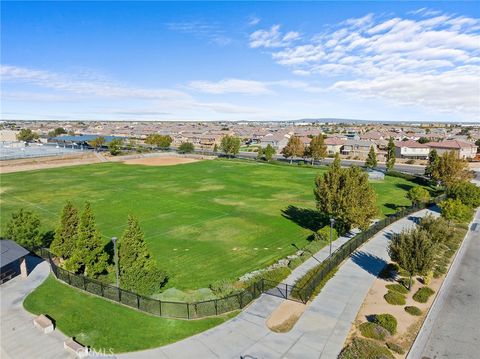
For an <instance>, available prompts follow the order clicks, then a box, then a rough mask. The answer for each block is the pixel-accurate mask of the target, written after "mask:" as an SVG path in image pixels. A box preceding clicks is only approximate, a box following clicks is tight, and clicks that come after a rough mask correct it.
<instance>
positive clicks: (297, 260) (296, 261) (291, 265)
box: [288, 257, 303, 270]
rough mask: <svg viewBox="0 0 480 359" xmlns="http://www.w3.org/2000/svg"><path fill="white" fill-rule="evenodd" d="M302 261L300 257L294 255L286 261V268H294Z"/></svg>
mask: <svg viewBox="0 0 480 359" xmlns="http://www.w3.org/2000/svg"><path fill="white" fill-rule="evenodd" d="M302 263H303V260H302V258H300V257H295V258H293V259H292V260H291V261H290V262H288V268H290V269H291V270H294V269H295V268H297V267H298V266H299V265H300V264H302Z"/></svg>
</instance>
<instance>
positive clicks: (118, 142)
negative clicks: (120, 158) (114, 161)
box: [108, 138, 123, 156]
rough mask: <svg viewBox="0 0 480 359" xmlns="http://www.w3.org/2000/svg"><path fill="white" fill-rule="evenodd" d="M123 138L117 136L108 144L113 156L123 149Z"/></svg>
mask: <svg viewBox="0 0 480 359" xmlns="http://www.w3.org/2000/svg"><path fill="white" fill-rule="evenodd" d="M122 146H123V140H122V139H121V138H115V139H113V140H112V141H110V143H109V144H108V151H109V152H110V154H111V155H112V156H117V155H119V154H120V152H121V151H122Z"/></svg>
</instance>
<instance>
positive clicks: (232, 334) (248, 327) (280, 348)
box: [118, 210, 434, 359]
mask: <svg viewBox="0 0 480 359" xmlns="http://www.w3.org/2000/svg"><path fill="white" fill-rule="evenodd" d="M427 213H434V212H432V211H429V210H422V211H420V212H417V213H415V214H412V215H411V216H410V217H408V218H405V219H402V220H400V221H397V222H395V223H394V224H392V225H391V226H389V227H387V228H385V229H384V230H383V231H381V232H379V233H378V234H377V235H376V236H375V237H373V238H372V239H371V240H370V241H369V242H367V243H366V244H365V245H364V246H362V247H361V248H360V250H358V251H357V252H355V253H354V254H353V255H352V257H351V258H349V259H348V260H346V261H345V262H344V263H343V265H342V266H341V267H340V268H339V270H338V272H337V274H336V275H335V276H334V277H333V278H332V279H331V280H330V281H328V282H327V284H326V285H325V287H324V288H323V289H322V291H321V292H320V294H319V295H318V296H317V297H316V298H315V299H314V300H313V301H312V302H311V303H310V305H309V306H308V307H307V309H306V311H305V313H304V314H303V315H302V317H301V318H300V319H299V321H298V322H297V324H296V325H295V327H294V328H293V329H292V330H291V331H290V332H288V333H283V334H280V333H274V332H271V331H270V330H269V329H268V328H267V327H266V325H265V321H266V320H267V318H268V317H269V316H270V314H271V313H272V312H273V311H274V310H275V309H276V308H277V307H278V305H280V303H282V301H283V299H280V298H277V297H273V296H269V295H265V294H264V295H262V296H261V297H260V298H259V299H258V300H257V301H255V302H254V303H252V304H251V305H250V306H249V307H248V308H246V309H245V310H244V311H243V312H242V313H240V314H239V315H238V316H237V317H236V318H234V319H232V320H230V321H228V322H226V323H224V324H222V325H220V326H218V327H215V328H212V329H210V330H208V331H206V332H203V333H200V334H198V335H195V336H193V337H190V338H187V339H185V340H182V341H180V342H177V343H173V344H170V345H167V346H164V347H161V348H156V349H152V350H146V351H142V352H135V353H127V354H123V355H118V357H119V358H160V359H166V358H182V359H183V358H185V359H187V358H204V359H209V358H222V359H223V358H232V359H233V358H236V359H238V358H240V356H243V357H245V358H258V359H260V358H261V359H276V358H292V359H293V358H302V359H309V358H312V359H313V358H315V359H318V358H322V359H331V358H336V357H337V355H338V354H339V352H340V351H341V349H342V347H343V343H344V342H345V339H346V337H347V335H348V332H349V330H350V327H351V325H352V322H353V321H354V320H355V317H356V315H357V313H358V310H359V309H360V306H361V305H362V303H363V300H364V298H365V296H366V295H367V293H368V291H369V289H370V287H371V285H372V284H373V282H374V280H375V278H376V276H377V275H378V273H379V272H380V270H381V269H382V268H383V266H384V265H385V264H386V261H387V260H388V254H387V245H388V241H389V238H391V235H392V233H397V232H399V231H401V230H403V229H405V228H409V227H411V226H414V225H415V223H416V221H417V220H418V217H423V216H425V215H426V214H427ZM322 251H323V252H322ZM322 251H320V252H322V253H323V254H322V253H318V256H320V255H324V254H325V252H327V251H328V248H324V249H323V250H322Z"/></svg>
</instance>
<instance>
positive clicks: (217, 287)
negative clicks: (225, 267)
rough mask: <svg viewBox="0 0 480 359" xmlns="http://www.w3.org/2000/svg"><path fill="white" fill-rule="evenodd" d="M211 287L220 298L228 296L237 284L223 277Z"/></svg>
mask: <svg viewBox="0 0 480 359" xmlns="http://www.w3.org/2000/svg"><path fill="white" fill-rule="evenodd" d="M210 289H211V291H212V292H213V293H215V295H216V296H217V297H219V298H222V297H226V296H227V295H229V294H232V293H233V292H234V291H235V286H234V285H233V283H232V282H230V281H229V280H227V279H221V280H217V281H215V282H213V283H212V284H210Z"/></svg>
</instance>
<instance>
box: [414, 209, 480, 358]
mask: <svg viewBox="0 0 480 359" xmlns="http://www.w3.org/2000/svg"><path fill="white" fill-rule="evenodd" d="M479 258H480V209H479V210H477V212H476V216H475V219H474V222H473V224H472V226H471V227H470V231H469V233H468V235H467V237H466V239H465V242H464V243H463V246H462V248H461V249H460V251H459V253H458V255H457V258H456V259H455V264H454V265H453V266H452V269H451V270H450V272H449V274H448V276H447V278H446V280H445V282H444V284H443V286H442V288H441V290H440V292H439V294H438V297H437V299H436V301H435V303H434V305H433V307H432V309H431V311H430V313H429V315H428V317H427V319H426V320H425V323H424V326H423V327H422V330H421V332H420V333H419V336H418V338H417V340H416V341H415V344H414V346H413V347H412V350H411V351H410V353H409V356H408V357H409V358H411V359H416V358H425V359H426V358H431V359H434V358H435V359H439V358H455V359H470V358H471V359H476V358H479V357H480V326H479V325H480V309H479V305H480V261H479Z"/></svg>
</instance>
